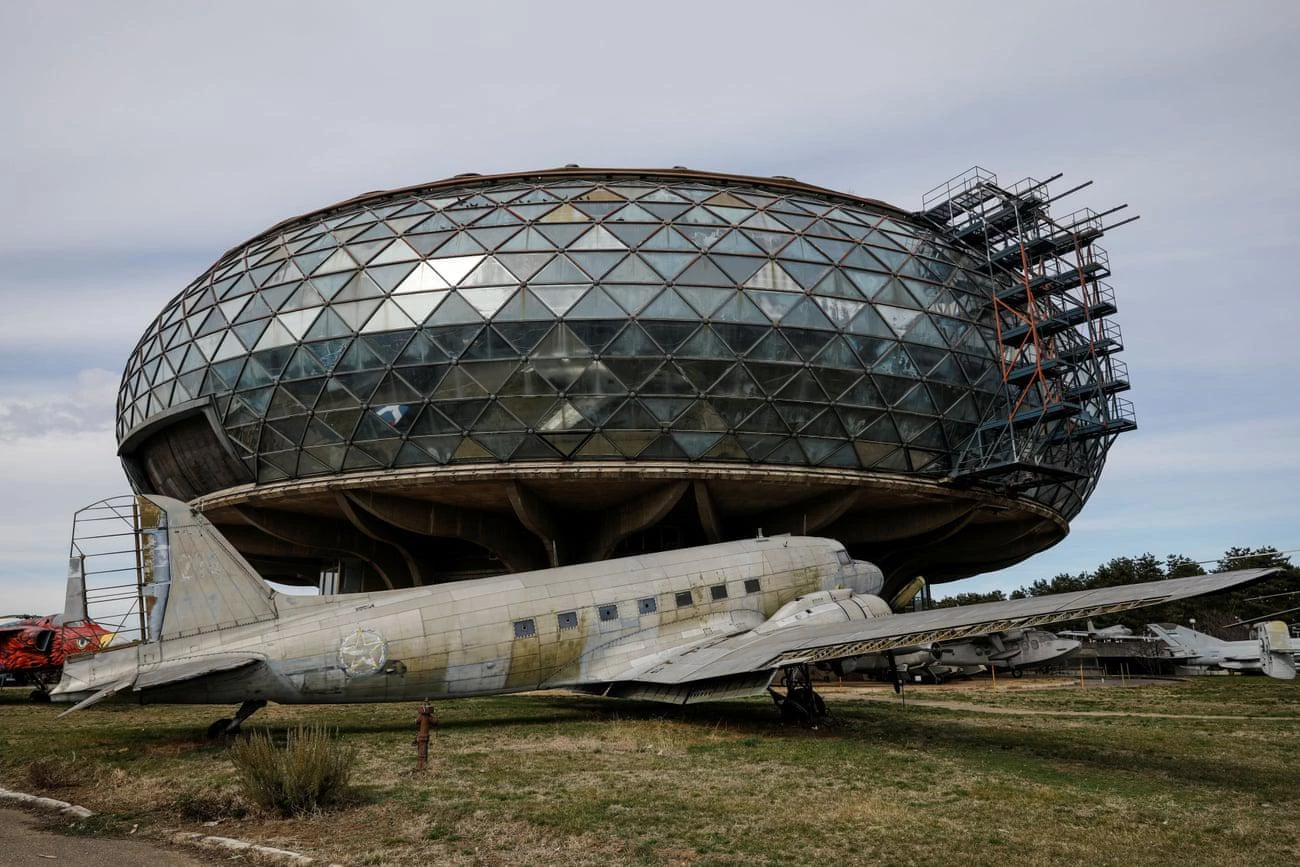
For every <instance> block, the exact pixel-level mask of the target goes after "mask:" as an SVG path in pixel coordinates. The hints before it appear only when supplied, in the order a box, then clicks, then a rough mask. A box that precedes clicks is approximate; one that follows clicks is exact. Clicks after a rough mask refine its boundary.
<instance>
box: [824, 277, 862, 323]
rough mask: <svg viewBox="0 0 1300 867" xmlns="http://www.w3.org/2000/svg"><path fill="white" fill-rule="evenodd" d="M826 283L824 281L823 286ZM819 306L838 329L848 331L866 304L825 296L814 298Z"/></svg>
mask: <svg viewBox="0 0 1300 867" xmlns="http://www.w3.org/2000/svg"><path fill="white" fill-rule="evenodd" d="M825 282H826V281H824V280H823V281H822V283H823V285H824V284H825ZM813 297H814V300H815V301H816V302H817V306H818V307H820V308H821V309H822V312H823V313H825V314H826V316H827V317H828V318H829V319H830V321H831V322H833V323H834V324H835V326H836V327H838V328H843V329H848V328H849V326H850V323H851V322H852V321H853V319H854V317H855V316H857V315H858V314H859V313H860V312H862V308H863V307H865V306H866V304H865V303H864V302H862V301H850V300H848V299H847V298H831V297H827V296H824V295H815V296H813Z"/></svg>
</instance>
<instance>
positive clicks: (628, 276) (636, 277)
mask: <svg viewBox="0 0 1300 867" xmlns="http://www.w3.org/2000/svg"><path fill="white" fill-rule="evenodd" d="M647 255H650V254H647ZM662 279H663V278H662V277H660V275H659V274H658V273H657V272H655V271H654V270H652V269H651V268H650V266H648V265H647V264H646V263H645V262H644V261H642V259H641V257H640V256H638V255H637V254H635V253H629V254H628V255H627V257H626V258H625V259H624V260H623V261H622V262H620V263H619V264H618V266H617V267H616V268H614V269H613V270H612V271H610V272H609V273H608V274H606V275H605V276H604V281H605V282H606V283H658V282H660V281H661V280H662Z"/></svg>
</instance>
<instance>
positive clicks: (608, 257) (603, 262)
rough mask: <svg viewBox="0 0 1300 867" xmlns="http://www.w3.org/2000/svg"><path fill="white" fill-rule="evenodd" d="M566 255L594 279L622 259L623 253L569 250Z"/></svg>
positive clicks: (602, 275)
mask: <svg viewBox="0 0 1300 867" xmlns="http://www.w3.org/2000/svg"><path fill="white" fill-rule="evenodd" d="M567 255H568V257H569V258H570V259H572V260H573V261H574V262H575V263H577V265H578V267H580V268H581V269H582V270H583V271H585V272H587V273H588V274H589V275H591V277H592V278H593V279H595V280H599V279H600V278H602V277H604V276H605V275H606V274H607V273H608V272H609V270H610V269H611V268H613V267H614V266H615V265H617V264H618V263H619V262H621V261H622V259H623V257H624V255H626V254H624V253H614V252H596V253H586V252H572V251H571V252H569V253H568V254H567Z"/></svg>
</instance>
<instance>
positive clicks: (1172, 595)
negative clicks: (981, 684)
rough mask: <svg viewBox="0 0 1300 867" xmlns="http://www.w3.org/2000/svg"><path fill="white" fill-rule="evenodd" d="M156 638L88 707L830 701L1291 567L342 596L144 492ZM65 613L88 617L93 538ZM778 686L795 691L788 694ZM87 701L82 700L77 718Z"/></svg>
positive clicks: (754, 560) (831, 560) (710, 569)
mask: <svg viewBox="0 0 1300 867" xmlns="http://www.w3.org/2000/svg"><path fill="white" fill-rule="evenodd" d="M131 509H132V510H133V514H134V515H135V516H136V517H135V518H133V519H132V520H133V521H135V525H134V526H135V528H136V536H137V538H138V544H139V545H140V548H139V553H138V557H137V558H136V562H137V563H138V564H139V575H138V582H137V583H138V595H139V599H138V601H139V610H140V611H142V612H144V616H145V621H146V628H145V630H144V632H145V634H144V639H143V640H142V641H140V642H139V643H136V644H133V645H128V646H123V647H116V646H110V647H109V648H108V649H106V650H103V651H101V652H99V653H96V654H93V655H83V656H78V657H73V658H71V659H69V660H68V661H67V663H66V664H65V666H64V670H63V677H62V680H60V682H59V684H58V686H57V687H56V688H55V689H54V690H53V692H52V697H53V699H54V700H55V701H63V702H77V704H76V706H75V707H74V708H72V710H76V709H78V708H84V707H87V706H89V705H92V704H95V703H96V702H99V701H102V700H104V699H107V698H110V697H114V696H116V697H118V698H119V699H125V698H129V700H131V701H135V702H140V703H153V702H160V703H165V702H175V703H235V702H240V703H241V704H240V707H239V710H238V712H237V713H236V714H235V715H234V717H232V718H229V719H221V720H218V721H217V722H215V723H213V725H212V726H211V728H210V730H209V731H210V733H211V734H212V735H214V736H216V735H219V734H222V733H229V732H233V731H235V730H236V729H237V728H238V726H239V724H240V723H241V722H242V721H243V720H244V719H246V718H247V717H248V716H250V715H251V714H252V713H254V712H255V711H256V710H257V709H258V708H260V707H263V706H264V705H265V704H266V703H267V702H268V701H276V702H282V703H303V704H311V703H332V702H373V701H410V700H420V699H424V698H431V699H436V698H454V697H459V696H471V695H486V694H495V693H507V692H517V691H523V690H535V689H557V688H564V689H577V690H584V691H588V692H594V693H598V694H601V695H609V696H620V697H626V698H636V699H647V700H654V701H663V702H673V703H679V704H685V703H691V702H699V701H708V700H715V699H724V698H732V697H738V696H747V695H755V694H762V693H764V692H765V691H771V692H772V694H773V697H774V698H776V699H777V700H778V704H779V705H781V707H782V710H783V712H786V713H789V714H791V715H793V716H797V717H805V718H809V719H811V718H814V717H815V716H817V715H818V713H819V712H820V711H821V710H822V708H823V705H822V703H821V701H820V697H818V696H817V695H816V694H815V692H814V691H813V688H812V684H811V681H810V679H809V677H808V674H809V667H810V666H812V665H814V664H817V663H829V662H832V661H834V660H838V659H845V658H851V657H856V656H862V655H864V654H870V653H883V652H886V651H891V650H893V649H896V648H903V647H918V646H926V645H929V644H932V643H934V642H941V641H953V640H957V639H966V638H970V637H972V636H976V635H988V634H990V633H997V632H1006V631H1009V630H1015V629H1028V628H1030V627H1034V626H1039V625H1042V624H1046V623H1053V622H1060V621H1066V620H1077V619H1079V618H1081V617H1089V616H1096V615H1102V614H1107V613H1112V612H1117V611H1124V610H1128V609H1131V608H1135V607H1139V606H1143V605H1157V604H1160V603H1163V602H1168V601H1171V600H1175V599H1182V598H1185V597H1188V596H1195V595H1199V594H1203V593H1211V592H1214V591H1218V590H1223V589H1226V588H1229V587H1234V586H1238V585H1241V584H1244V583H1247V582H1250V581H1255V580H1258V579H1261V578H1264V577H1267V576H1269V575H1272V574H1274V573H1275V572H1276V571H1278V570H1276V569H1250V570H1244V571H1240V572H1231V573H1221V574H1217V575H1207V576H1200V577H1195V578H1184V579H1179V580H1171V581H1159V582H1154V583H1150V584H1135V585H1130V586H1127V587H1110V588H1105V589H1100V590H1090V591H1084V592H1079V593H1064V594H1059V595H1055V596H1038V597H1033V598H1029V599H1020V600H1014V601H1009V602H995V603H988V604H983V605H970V606H965V607H961V608H944V609H936V610H932V611H923V612H916V613H909V614H894V613H893V612H892V611H891V610H890V609H889V606H888V604H887V603H886V602H884V601H883V600H882V599H880V598H879V597H878V596H877V595H875V594H877V593H879V592H880V590H881V588H882V585H883V579H882V575H881V572H880V570H879V569H878V568H876V567H875V566H873V565H872V564H870V563H866V562H861V561H854V560H853V559H852V558H851V557H850V556H849V555H848V553H847V552H846V551H845V550H844V546H843V545H841V544H840V543H839V542H836V541H834V540H832V539H819V538H810V537H788V536H784V537H783V536H778V537H773V538H760V539H751V540H746V541H740V542H724V543H722V544H717V545H707V546H704V547H700V548H691V549H684V550H678V551H666V552H663V553H658V554H648V555H644V556H638V557H628V558H623V559H618V560H608V561H604V562H597V563H584V564H581V565H575V566H565V567H561V568H558V569H546V570H541V571H536V572H524V573H518V574H513V575H502V576H499V577H494V578H482V579H475V580H467V581H459V582H454V583H449V584H440V585H434V586H426V587H414V588H409V589H403V590H389V591H383V592H375V593H355V594H347V595H338V596H289V595H284V594H281V593H277V592H275V591H273V590H272V589H271V588H270V587H268V586H267V584H266V583H265V582H264V581H263V580H262V579H261V578H260V577H259V576H258V575H257V573H256V572H255V571H254V570H253V568H252V567H251V566H249V565H248V563H247V562H245V560H244V559H243V558H242V557H241V556H240V554H239V553H238V552H237V551H236V550H235V549H234V548H233V547H232V546H231V545H230V544H229V543H228V542H226V540H225V539H224V538H222V536H221V535H220V533H218V532H217V531H216V529H215V528H213V527H212V525H211V524H209V523H208V521H207V520H206V519H204V518H203V517H202V516H201V515H200V514H198V513H197V512H195V511H194V510H192V509H191V508H190V507H189V506H188V505H186V504H185V503H182V502H180V501H178V500H172V499H168V498H164V497H159V496H148V497H145V496H141V497H137V498H135V502H134V503H133V504H132V507H131ZM73 552H74V556H73V558H72V561H71V566H70V570H69V579H68V596H67V605H66V610H65V618H66V619H67V622H73V621H75V620H78V619H85V618H86V605H85V575H86V572H85V560H84V556H83V554H82V553H80V549H79V548H78V546H77V543H76V542H75V540H74V548H73ZM774 683H775V684H777V685H780V686H783V687H784V688H785V692H784V694H782V693H779V692H777V691H776V690H773V689H770V688H771V687H772V686H773V685H774ZM68 712H71V711H68Z"/></svg>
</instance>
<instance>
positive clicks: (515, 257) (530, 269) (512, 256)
mask: <svg viewBox="0 0 1300 867" xmlns="http://www.w3.org/2000/svg"><path fill="white" fill-rule="evenodd" d="M553 255H554V254H553V253H549V252H548V253H498V254H497V257H496V258H497V260H498V261H499V262H500V263H501V264H502V265H503V266H505V267H506V268H507V269H508V270H509V271H510V273H511V274H513V275H514V276H515V279H516V280H519V281H527V280H528V279H529V278H531V277H532V276H533V275H534V274H536V273H537V272H538V271H539V270H540V269H541V267H542V266H543V265H545V264H546V263H547V262H549V261H550V260H551V257H552V256H553Z"/></svg>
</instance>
